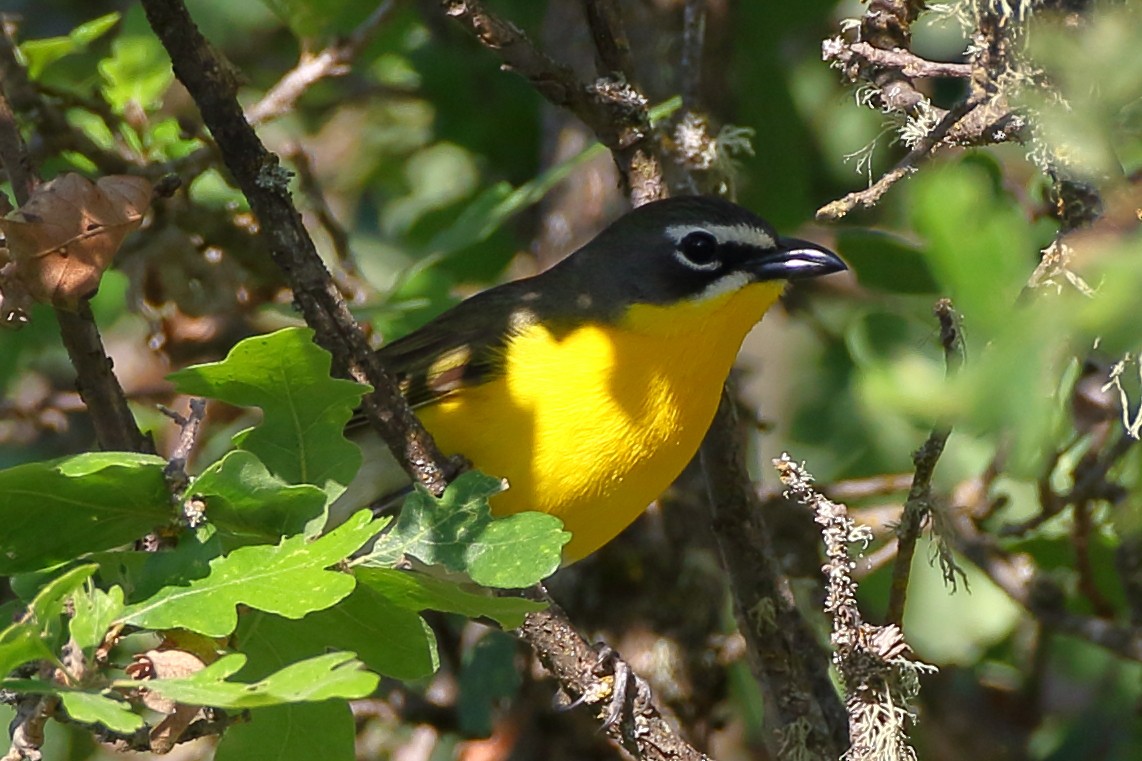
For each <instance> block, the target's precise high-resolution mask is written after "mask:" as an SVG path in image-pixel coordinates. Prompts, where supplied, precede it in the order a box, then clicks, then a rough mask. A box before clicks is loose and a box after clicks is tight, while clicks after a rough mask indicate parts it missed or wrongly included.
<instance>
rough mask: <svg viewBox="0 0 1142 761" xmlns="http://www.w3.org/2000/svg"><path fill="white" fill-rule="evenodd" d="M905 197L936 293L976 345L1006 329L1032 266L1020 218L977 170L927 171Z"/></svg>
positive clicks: (982, 169)
mask: <svg viewBox="0 0 1142 761" xmlns="http://www.w3.org/2000/svg"><path fill="white" fill-rule="evenodd" d="M912 192H913V193H914V197H915V199H916V202H915V209H916V212H915V217H916V229H917V230H918V231H919V232H920V233H921V234H922V235H924V237H925V238H926V239H927V242H928V254H929V261H930V262H931V267H932V272H933V273H934V274H935V276H936V279H937V280H938V281H939V283H940V290H941V292H943V293H946V294H948V295H949V296H951V298H952V301H953V302H954V303H955V305H956V308H957V309H958V310H959V311H960V313H961V314H962V315H964V317H965V319H967V320H970V323H969V324H970V325H971V326H972V330H973V331H974V332H975V334H976V336H977V337H978V338H982V339H984V340H990V338H991V337H992V336H993V335H994V334H995V333H996V331H998V330H999V329H1001V328H1002V327H1004V326H1006V325H1008V324H1009V323H1010V320H1011V305H1012V304H1014V303H1015V299H1016V298H1017V297H1018V295H1019V292H1020V290H1021V289H1022V287H1023V285H1024V284H1025V283H1026V282H1027V278H1028V276H1029V275H1030V274H1031V271H1032V270H1033V269H1034V267H1035V263H1036V262H1035V260H1034V259H1033V258H1032V256H1031V253H1030V252H1033V251H1034V250H1035V249H1034V247H1033V246H1032V245H1031V229H1030V224H1029V223H1028V222H1027V220H1026V218H1025V215H1024V212H1023V211H1022V210H1021V209H1019V208H1018V207H1017V206H1016V205H1015V203H1014V202H1013V201H1012V200H1011V199H1010V198H1009V197H1007V196H1005V195H1003V194H1002V193H1001V192H1000V191H999V190H997V189H996V188H995V182H994V181H993V180H992V178H991V177H990V176H989V167H988V166H983V165H980V164H978V163H975V164H973V163H960V164H955V165H949V166H941V167H936V168H928V169H926V170H925V171H924V172H923V173H921V174H920V176H918V177H917V178H916V181H915V183H914V184H913V186H912ZM980 273H987V276H986V277H981V276H980ZM978 338H977V340H978Z"/></svg>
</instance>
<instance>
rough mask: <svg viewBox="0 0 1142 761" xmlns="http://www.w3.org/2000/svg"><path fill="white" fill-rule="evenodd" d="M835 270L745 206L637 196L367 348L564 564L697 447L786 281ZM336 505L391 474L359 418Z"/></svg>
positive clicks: (825, 256)
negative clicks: (561, 529)
mask: <svg viewBox="0 0 1142 761" xmlns="http://www.w3.org/2000/svg"><path fill="white" fill-rule="evenodd" d="M843 269H845V265H844V263H843V262H842V261H841V260H840V258H839V257H837V255H836V254H834V253H833V252H831V251H829V250H828V249H826V248H824V247H822V246H819V245H816V244H814V243H810V242H807V241H802V240H796V239H791V238H783V237H780V236H778V235H777V234H776V233H775V232H774V230H773V228H772V227H770V226H769V224H767V223H766V222H765V221H764V220H762V219H761V218H759V217H757V216H756V215H754V214H753V213H751V212H750V211H748V210H746V209H744V208H742V207H740V206H737V205H736V204H733V203H730V202H728V201H724V200H721V199H717V198H708V197H700V196H688V197H679V198H670V199H666V200H662V201H656V202H653V203H649V204H646V205H645V206H641V207H639V208H637V209H635V210H634V211H631V212H629V213H628V214H626V215H625V216H623V217H621V218H619V219H618V220H617V221H616V222H614V223H613V224H611V225H610V226H609V227H607V228H606V229H605V230H603V231H602V232H601V233H599V234H598V236H596V237H595V238H594V239H593V240H591V241H590V242H589V243H587V244H586V245H585V246H583V247H582V248H580V249H579V250H577V251H576V252H574V253H573V254H571V255H570V256H568V257H567V258H566V259H564V260H563V261H562V262H560V263H559V264H557V265H555V266H554V267H552V268H551V269H549V270H547V271H545V272H542V273H540V274H538V275H535V276H534V277H530V278H525V279H522V280H518V281H515V282H511V283H507V284H504V285H500V286H497V287H494V288H491V289H489V290H487V291H484V292H482V293H479V294H477V295H475V296H473V297H471V298H469V299H467V300H465V301H463V302H461V303H460V304H458V305H457V306H455V307H453V308H452V309H450V310H448V311H447V312H445V313H443V314H441V315H440V316H439V317H437V318H435V319H434V320H432V321H431V322H429V323H427V324H426V325H424V326H423V327H421V328H419V329H417V330H415V331H413V332H412V333H410V334H409V335H407V336H405V337H403V338H400V339H398V340H396V341H393V342H392V343H390V344H388V345H386V346H384V347H382V348H381V349H380V356H381V358H382V359H383V361H384V363H385V365H386V366H387V368H388V369H389V371H390V372H392V373H393V374H394V375H395V376H396V377H397V378H398V380H399V381H400V383H401V386H402V389H403V390H404V393H405V396H406V397H407V399H408V401H409V403H410V404H411V405H413V407H414V409H415V410H416V413H417V415H418V417H420V419H421V421H422V422H423V423H424V426H425V428H427V429H428V431H429V433H431V434H432V435H433V437H434V438H435V439H436V441H437V444H438V445H439V446H440V448H441V450H442V451H444V452H445V453H448V454H461V455H463V456H464V457H466V458H467V459H468V460H470V461H471V462H472V464H473V465H474V466H475V467H477V468H479V469H480V470H482V471H484V472H486V473H488V474H490V475H494V476H497V477H502V478H505V479H507V482H508V485H509V488H508V489H507V490H506V491H505V492H503V493H501V494H498V495H496V496H495V497H493V498H492V510H493V512H494V513H496V514H501V515H502V514H508V513H515V512H520V511H523V510H538V511H541V512H546V513H551V514H552V515H555V516H557V517H559V518H560V519H562V520H563V523H564V525H565V527H566V529H567V530H568V531H570V532H571V534H572V538H571V541H570V542H569V543H568V544H567V545H566V546H565V547H564V550H563V557H564V562H565V563H570V562H574V561H576V560H579V559H581V558H583V557H584V556H586V555H589V554H590V553H592V552H594V551H595V550H596V549H598V548H599V547H601V546H602V545H603V544H605V543H607V542H608V541H610V540H611V539H612V538H614V537H615V536H616V535H617V534H618V533H619V532H620V531H622V530H623V529H624V528H625V527H626V526H627V525H629V524H630V523H631V522H632V521H633V520H634V519H635V518H637V517H638V516H639V514H640V513H642V511H643V510H644V509H645V508H646V507H647V506H648V505H649V504H650V503H651V502H652V501H654V500H655V499H656V498H657V497H658V496H659V495H660V494H661V493H662V491H664V490H665V489H666V487H668V486H669V485H670V483H671V482H672V481H673V480H674V479H675V478H676V477H677V476H678V474H679V473H681V471H682V469H683V468H684V467H685V466H686V463H687V462H689V460H690V458H691V457H693V456H694V453H695V452H696V451H697V449H698V446H699V444H700V443H701V441H702V437H703V436H704V435H705V433H706V430H707V429H708V428H709V426H710V422H711V420H712V419H713V416H714V411H715V409H716V408H717V406H718V400H719V398H720V395H721V391H722V385H723V383H724V382H725V380H726V377H727V375H728V374H729V372H730V369H731V367H732V365H733V363H734V359H735V357H736V356H737V353H738V349H739V348H740V347H741V343H742V340H743V339H744V338H745V336H746V334H747V333H748V332H749V330H750V328H751V327H753V325H754V324H755V323H757V322H758V320H760V319H761V317H762V315H763V314H765V311H766V310H767V309H769V307H770V306H772V305H773V303H774V302H775V301H776V300H777V299H778V297H779V296H780V295H781V292H782V290H783V289H784V287H785V284H786V282H787V281H789V280H797V279H802V278H808V277H816V276H819V275H826V274H829V273H831V272H838V271H840V270H843ZM347 433H348V435H349V436H350V438H351V439H353V440H354V441H355V442H356V443H357V444H358V445H359V446H360V447H361V449H362V454H363V459H364V462H363V464H362V466H361V470H360V472H359V473H358V475H357V477H356V478H355V479H354V481H353V482H352V483H351V484H350V486H349V488H348V490H347V491H346V492H345V494H344V495H342V496H341V497H340V498H339V499H338V500H337V502H336V503H335V504H334V506H333V510H332V512H333V514H334V516H335V518H334V519H335V520H336V516H337V515H339V514H340V515H344V514H345V513H347V512H348V511H350V510H355V509H358V508H360V507H363V506H365V505H367V504H369V503H370V502H372V501H374V500H376V499H378V498H380V497H383V496H385V495H387V494H392V493H394V492H396V491H398V490H399V489H401V488H403V487H404V486H405V485H406V484H407V482H408V479H407V476H406V475H405V474H404V472H403V471H402V470H401V469H400V468H399V467H397V465H396V463H395V461H394V460H393V459H392V456H391V455H390V454H389V451H388V449H387V448H386V447H385V446H384V444H383V443H382V442H381V441H380V439H379V437H377V436H376V435H375V434H374V433H373V432H372V431H371V430H369V429H368V428H367V426H364V425H359V424H354V423H350V425H349V428H348V430H347Z"/></svg>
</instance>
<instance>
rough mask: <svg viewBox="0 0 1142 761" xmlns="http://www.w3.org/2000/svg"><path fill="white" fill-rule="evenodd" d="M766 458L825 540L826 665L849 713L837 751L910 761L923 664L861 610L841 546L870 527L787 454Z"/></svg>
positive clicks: (864, 759)
mask: <svg viewBox="0 0 1142 761" xmlns="http://www.w3.org/2000/svg"><path fill="white" fill-rule="evenodd" d="M773 464H774V466H775V467H776V468H777V472H778V474H779V476H780V478H781V482H782V484H784V485H785V487H786V495H787V496H788V497H789V498H791V499H795V500H797V501H798V502H801V503H802V504H804V505H806V506H807V507H809V508H810V509H811V510H812V511H813V515H814V519H815V520H816V521H817V523H818V524H820V525H821V531H822V535H823V537H824V541H825V556H826V563H825V567H824V571H825V577H826V582H825V588H826V596H825V613H826V614H827V615H829V616H830V617H831V618H832V621H833V631H832V636H831V638H830V639H831V642H832V645H833V664H834V665H835V666H836V668H837V671H838V672H839V673H840V675H841V680H842V682H843V684H844V689H845V710H846V711H847V713H848V719H849V737H850V741H849V742H850V745H849V749H848V751H847V752H846V753H845V754H844V756H843V758H845V759H846V760H847V761H912V759H915V757H916V754H915V752H914V751H913V750H912V747H911V745H910V744H909V742H908V727H909V726H910V725H911V723H912V721H913V720H914V717H913V715H912V711H911V704H912V702H913V700H914V699H915V697H916V693H917V691H918V690H919V679H918V675H919V672H920V671H921V670H924V669H930V668H931V667H928V666H924V665H923V664H919V663H916V662H913V661H911V660H910V659H909V658H908V657H907V656H908V653H909V647H908V645H907V643H906V642H905V641H904V636H903V633H902V632H901V631H900V628H899V627H898V626H896V625H895V624H888V625H886V626H872V625H871V624H867V623H865V621H864V619H863V617H862V616H861V612H860V608H859V606H858V605H857V600H856V588H857V585H856V581H855V580H854V579H853V576H852V571H853V568H854V567H855V565H856V564H855V563H854V561H853V559H852V557H851V556H850V554H849V545H850V544H853V543H865V544H867V543H868V541H869V540H870V539H871V538H872V533H871V532H870V531H869V530H868V529H867V528H866V527H863V526H858V525H857V524H856V523H855V522H854V521H853V520H852V519H851V518H850V517H849V516H848V511H847V509H846V508H845V506H844V505H843V504H839V503H836V502H833V501H831V500H829V499H828V498H826V497H825V496H823V495H822V494H820V493H819V492H817V491H816V490H815V489H814V488H813V485H812V484H813V477H812V476H811V475H810V474H809V473H808V472H807V471H806V470H805V468H804V467H803V466H802V465H799V464H798V463H796V462H794V461H793V460H791V459H790V458H789V456H788V455H782V456H781V457H780V458H779V459H776V460H774V461H773Z"/></svg>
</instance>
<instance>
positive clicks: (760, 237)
mask: <svg viewBox="0 0 1142 761" xmlns="http://www.w3.org/2000/svg"><path fill="white" fill-rule="evenodd" d="M696 230H705V231H706V232H708V233H711V234H713V236H714V237H715V238H717V239H718V243H740V244H744V245H747V246H754V247H756V248H763V249H764V248H775V247H776V246H777V241H775V240H774V239H773V236H772V235H770V234H769V233H767V232H765V230H762V229H760V228H757V227H753V226H752V225H747V224H744V223H743V224H736V225H671V226H670V227H667V228H666V234H667V235H669V236H670V238H671V239H672V240H673V241H674V242H675V243H680V242H681V241H682V239H683V238H685V237H686V235H687V234H689V233H692V232H694V231H696Z"/></svg>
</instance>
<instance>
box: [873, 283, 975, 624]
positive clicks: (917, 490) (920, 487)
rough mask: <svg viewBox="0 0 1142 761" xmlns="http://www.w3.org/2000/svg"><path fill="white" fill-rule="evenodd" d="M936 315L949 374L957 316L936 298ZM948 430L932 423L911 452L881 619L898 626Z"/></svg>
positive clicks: (955, 361) (955, 363)
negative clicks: (911, 468)
mask: <svg viewBox="0 0 1142 761" xmlns="http://www.w3.org/2000/svg"><path fill="white" fill-rule="evenodd" d="M934 311H935V314H936V318H937V319H938V320H939V322H940V344H941V345H942V346H943V348H944V364H945V366H946V368H947V373H948V374H949V375H951V374H954V373H955V372H956V370H957V369H958V368H959V366H960V364H961V362H962V353H963V343H962V341H963V339H962V336H961V334H960V328H959V317H958V315H957V314H956V311H955V309H954V308H953V307H952V302H951V301H949V300H948V299H940V300H939V301H938V302H936V308H935V310H934ZM951 433H952V430H951V428H949V427H947V426H936V427H935V428H933V429H932V431H931V433H929V434H928V438H927V440H926V441H925V442H924V443H923V444H922V445H921V446H920V448H919V449H917V450H916V452H915V453H914V454H913V455H912V463H913V465H914V466H915V473H914V475H913V476H912V486H911V488H910V489H909V490H908V498H907V499H906V500H905V502H904V510H903V512H902V513H901V516H900V525H899V526H897V528H896V539H897V549H896V560H895V562H894V563H893V566H892V588H891V591H890V593H889V597H888V612H887V613H886V615H885V620H886V621H887V622H888V623H890V624H895V625H897V626H900V625H901V624H902V623H903V621H904V606H905V604H906V602H907V600H908V579H909V577H910V575H911V573H912V558H913V557H914V556H915V554H916V541H917V539H919V537H920V529H921V528H923V526H924V523H925V522H926V521H927V519H928V515H929V514H930V513H931V511H932V476H933V475H934V474H935V471H936V463H938V462H939V461H940V455H941V454H943V452H944V445H945V444H947V443H948V436H950V435H951Z"/></svg>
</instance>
